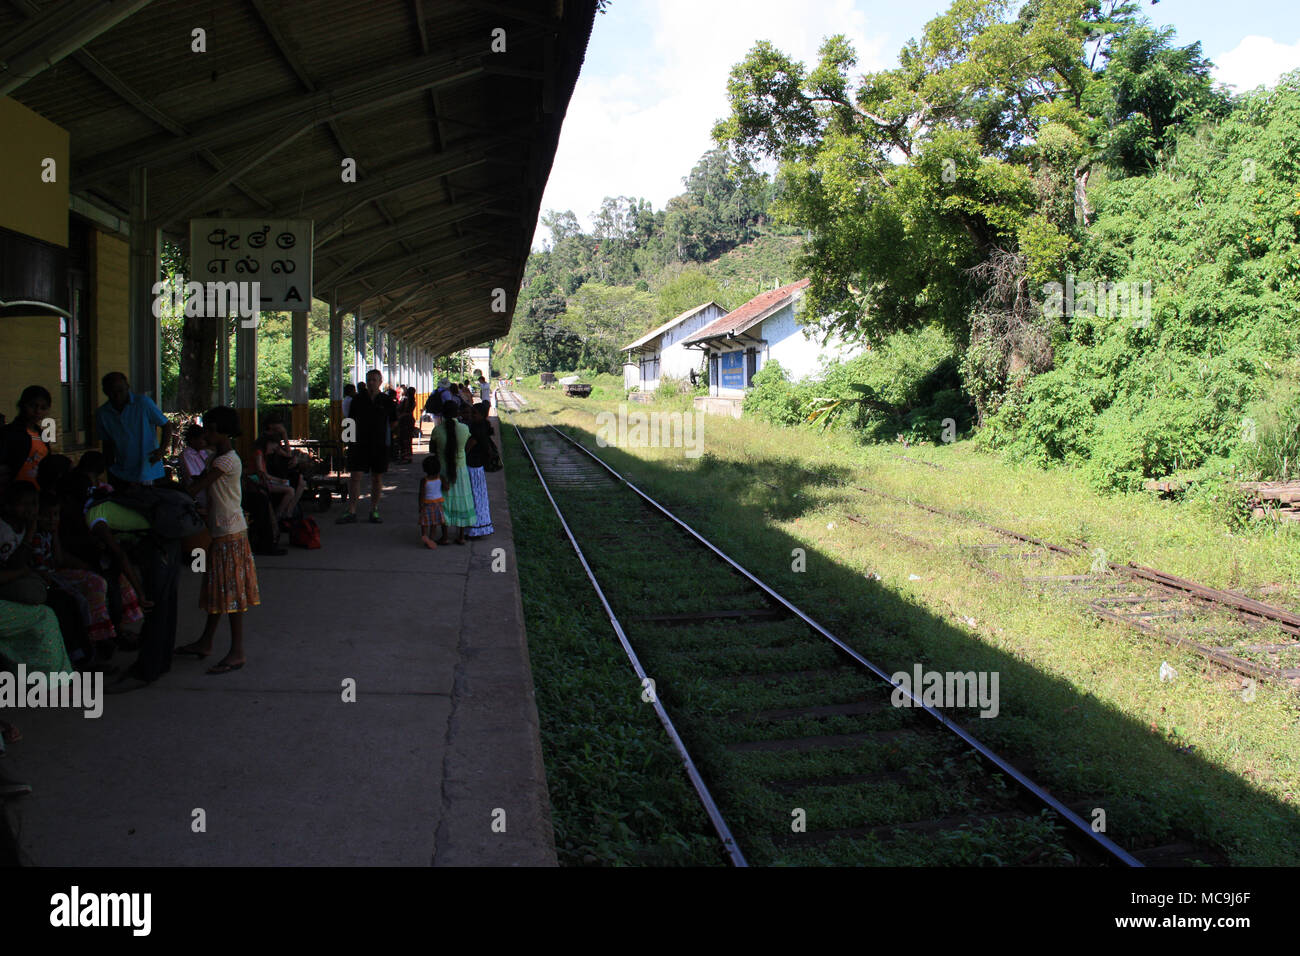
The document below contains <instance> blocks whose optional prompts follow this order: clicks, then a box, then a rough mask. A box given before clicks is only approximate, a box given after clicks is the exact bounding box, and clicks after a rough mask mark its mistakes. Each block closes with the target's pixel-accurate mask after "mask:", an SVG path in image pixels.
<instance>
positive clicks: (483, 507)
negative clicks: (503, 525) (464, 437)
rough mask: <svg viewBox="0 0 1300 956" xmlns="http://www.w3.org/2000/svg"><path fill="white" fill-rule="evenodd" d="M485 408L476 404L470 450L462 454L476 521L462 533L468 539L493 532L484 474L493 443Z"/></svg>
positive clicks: (483, 536) (471, 418)
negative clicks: (472, 493) (472, 495)
mask: <svg viewBox="0 0 1300 956" xmlns="http://www.w3.org/2000/svg"><path fill="white" fill-rule="evenodd" d="M487 409H488V407H487V406H486V405H484V404H483V403H482V402H479V403H478V404H476V405H475V406H474V408H473V410H472V411H471V413H470V418H469V423H468V424H469V447H468V448H467V449H466V451H465V466H466V468H467V469H468V470H469V486H470V489H471V490H472V491H473V492H474V514H475V516H476V517H477V518H478V520H477V521H476V522H475V523H474V525H473V527H471V528H469V529H468V530H467V531H466V532H465V534H466V535H467V536H468V537H471V538H486V537H487V536H488V535H490V534H491V533H492V531H493V528H492V512H491V510H490V509H489V507H488V487H487V471H486V470H485V469H486V467H487V463H488V449H489V448H490V447H491V443H492V423H491V422H489V421H488V415H487Z"/></svg>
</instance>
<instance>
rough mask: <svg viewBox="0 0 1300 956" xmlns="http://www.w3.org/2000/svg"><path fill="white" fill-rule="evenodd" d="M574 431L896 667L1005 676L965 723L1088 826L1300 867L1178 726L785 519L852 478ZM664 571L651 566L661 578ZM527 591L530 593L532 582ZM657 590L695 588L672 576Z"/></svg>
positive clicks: (1284, 827)
mask: <svg viewBox="0 0 1300 956" xmlns="http://www.w3.org/2000/svg"><path fill="white" fill-rule="evenodd" d="M564 410H567V409H561V410H555V411H553V412H549V413H548V414H547V416H546V417H547V418H553V417H555V416H556V415H558V414H560V412H561V411H564ZM519 425H520V427H521V428H523V429H524V433H525V437H530V435H531V433H532V432H533V431H534V430H537V429H540V428H541V427H542V423H541V422H539V421H538V419H537V418H535V417H534V418H532V420H531V422H530V421H528V418H527V417H521V418H520V419H519ZM507 427H508V426H507ZM565 431H566V433H568V434H570V435H572V437H574V438H575V439H577V440H579V441H582V442H583V443H584V444H585V445H587V447H589V448H591V449H592V450H593V451H595V452H596V453H597V454H599V455H600V456H601V457H602V458H603V459H604V460H605V461H607V462H608V463H609V464H610V465H611V466H612V467H613V468H615V469H617V470H618V471H620V472H621V473H623V474H624V476H625V477H627V478H629V479H631V480H632V481H634V482H635V483H636V484H637V485H638V486H639V487H640V488H642V489H643V490H644V491H645V492H646V493H647V494H650V495H651V496H653V497H655V498H656V499H658V500H659V501H660V502H661V503H662V504H664V505H665V506H666V507H668V508H669V509H670V510H672V511H674V512H675V513H676V514H677V515H678V516H679V517H681V518H682V519H683V520H685V521H687V522H688V523H689V524H691V525H692V526H693V527H695V529H696V530H697V531H699V532H700V533H701V534H703V535H704V536H705V537H707V538H709V539H710V540H711V541H713V542H714V543H715V544H716V545H718V546H719V547H721V548H722V549H723V550H724V551H726V552H728V553H729V554H730V555H731V556H732V557H733V558H734V559H735V560H737V561H738V562H740V563H741V564H742V565H744V566H745V567H747V568H748V569H749V570H750V571H751V572H753V573H754V574H756V575H757V576H759V577H760V578H761V579H763V580H764V581H766V582H767V583H768V584H769V586H771V587H773V588H775V589H776V590H777V591H778V592H780V593H781V594H783V595H784V596H785V597H786V598H787V599H789V600H791V601H792V602H794V603H795V604H797V605H798V606H799V607H801V608H802V609H804V611H805V612H806V613H808V614H809V615H810V616H811V617H813V618H814V619H815V620H817V621H818V622H819V623H821V624H822V625H823V626H824V627H826V628H827V629H828V630H830V631H831V632H832V633H835V634H836V635H837V636H838V637H840V638H841V639H842V640H845V641H846V642H847V643H849V644H850V645H852V646H853V647H855V648H856V649H857V650H859V651H860V652H861V653H863V654H864V655H865V656H867V657H868V658H870V659H872V660H873V661H874V662H875V663H876V664H877V665H878V666H880V667H882V668H883V669H884V670H886V671H887V672H891V673H892V672H895V671H899V670H903V671H908V672H910V671H911V670H912V667H913V665H914V664H920V665H921V666H922V668H923V669H925V670H937V671H976V672H980V671H987V672H997V673H998V674H999V676H1000V697H1001V701H1000V704H1001V706H1000V711H999V713H998V715H997V716H996V717H992V718H987V719H981V718H979V717H977V716H976V715H975V711H973V710H969V711H964V712H951V713H953V716H954V717H955V718H956V719H957V720H959V721H960V722H962V723H963V724H964V725H965V726H966V727H967V729H968V730H970V731H971V732H972V733H973V734H974V735H975V736H976V737H977V738H979V739H980V740H982V741H983V742H984V743H985V744H987V745H989V746H991V747H993V748H994V749H995V750H997V751H998V752H1000V753H1001V754H1002V756H1004V757H1006V758H1008V759H1010V760H1012V761H1013V762H1014V763H1015V764H1016V765H1017V766H1018V767H1020V768H1021V769H1022V770H1024V771H1025V772H1027V773H1028V774H1029V775H1030V776H1031V777H1032V778H1033V779H1035V780H1036V781H1037V782H1038V783H1039V784H1040V785H1042V786H1045V787H1046V788H1048V789H1049V790H1051V791H1052V792H1053V793H1054V794H1055V795H1056V796H1057V797H1058V798H1059V799H1061V800H1062V801H1063V802H1065V803H1067V804H1077V805H1078V806H1077V807H1076V812H1080V814H1081V815H1082V816H1084V818H1085V819H1089V818H1090V815H1091V811H1090V810H1088V809H1082V808H1083V807H1089V808H1099V809H1102V810H1104V811H1105V814H1106V823H1107V825H1106V832H1107V833H1108V835H1110V836H1111V837H1112V838H1113V839H1115V840H1116V842H1118V843H1120V844H1121V845H1123V846H1125V847H1126V848H1128V849H1130V850H1140V849H1142V848H1145V847H1149V846H1155V845H1161V844H1165V843H1170V842H1174V841H1176V840H1180V839H1192V840H1194V841H1195V842H1197V843H1198V844H1200V845H1202V846H1205V845H1210V846H1213V847H1216V848H1218V849H1220V850H1222V851H1223V852H1224V854H1225V855H1226V856H1227V857H1228V858H1229V859H1230V860H1231V861H1232V862H1234V863H1243V864H1264V865H1294V864H1295V863H1297V862H1300V812H1297V809H1296V808H1295V807H1292V806H1288V805H1287V804H1286V803H1284V802H1282V801H1280V800H1278V799H1276V798H1274V797H1273V796H1271V795H1269V794H1266V793H1263V792H1261V791H1259V790H1257V789H1255V788H1254V787H1252V786H1251V785H1250V784H1248V783H1247V782H1245V781H1243V780H1241V779H1240V778H1239V777H1238V776H1236V775H1235V774H1233V773H1232V772H1230V771H1228V770H1225V769H1224V768H1222V767H1219V766H1217V765H1215V764H1214V763H1212V762H1210V761H1209V760H1206V759H1204V758H1202V757H1200V756H1198V755H1197V754H1196V753H1195V752H1194V751H1193V752H1188V751H1187V748H1186V742H1185V741H1183V740H1180V739H1178V736H1177V732H1176V731H1174V732H1173V733H1172V734H1171V735H1170V736H1165V735H1164V734H1162V733H1159V732H1156V731H1154V730H1153V728H1152V727H1149V726H1147V725H1145V724H1144V723H1142V722H1140V721H1137V720H1134V719H1133V718H1132V717H1130V716H1128V715H1126V714H1124V713H1122V712H1121V711H1119V710H1118V709H1116V708H1114V707H1113V706H1110V705H1108V704H1105V703H1103V702H1102V701H1100V700H1099V699H1097V698H1096V697H1093V696H1091V695H1089V694H1087V693H1083V692H1081V691H1080V690H1079V689H1077V688H1076V687H1074V686H1073V685H1072V684H1071V683H1069V682H1068V681H1067V680H1065V679H1063V678H1061V677H1059V676H1056V675H1052V674H1049V673H1045V672H1043V671H1041V670H1039V669H1038V668H1036V667H1035V666H1033V665H1032V664H1031V663H1028V662H1026V661H1024V660H1021V659H1018V658H1017V657H1015V656H1013V655H1012V654H1010V653H1008V652H1006V651H1004V650H1000V649H998V648H995V647H991V646H989V645H987V644H985V643H983V642H981V641H979V640H978V639H976V638H974V637H973V636H971V635H970V634H968V633H966V632H965V631H963V630H961V629H959V628H957V627H954V626H953V625H952V624H951V623H950V622H949V621H947V620H945V619H944V618H942V617H939V616H937V615H936V614H935V613H933V612H932V611H931V610H930V609H928V608H926V607H923V606H921V605H918V604H917V603H915V602H913V601H911V600H909V599H908V598H907V597H905V596H904V595H901V594H899V593H897V592H896V591H894V590H893V589H892V588H891V587H889V586H887V585H884V584H881V583H878V582H876V581H872V580H868V579H864V577H863V574H862V573H861V571H859V570H857V569H855V568H853V567H850V566H848V565H847V564H844V563H843V562H842V559H840V558H838V557H837V556H834V555H831V554H828V553H825V552H823V551H820V550H818V549H817V548H815V547H811V546H810V545H809V543H808V542H806V541H802V540H800V539H798V538H796V537H793V536H791V535H790V534H788V533H787V532H786V531H785V530H784V529H782V528H779V527H777V526H775V525H774V524H773V521H774V520H788V519H790V518H792V517H795V516H798V515H801V514H803V513H804V511H805V510H807V504H806V503H805V502H804V501H803V500H802V499H801V498H799V497H798V495H799V489H801V488H807V487H809V486H816V485H822V486H835V485H841V484H845V483H847V480H848V478H849V477H850V476H849V473H848V471H847V470H846V469H843V468H840V467H836V466H814V467H812V468H810V469H802V468H799V467H798V466H796V465H794V464H792V463H790V462H788V461H780V460H775V459H770V458H755V459H747V460H746V461H745V462H744V463H743V464H741V463H732V462H727V461H723V460H720V459H716V458H714V459H712V460H710V456H707V455H706V456H705V457H704V458H701V459H699V460H698V461H697V462H696V463H694V465H690V464H687V465H683V463H682V462H681V461H668V462H664V461H647V460H644V459H641V458H638V457H636V456H634V455H632V454H629V453H628V452H626V451H623V450H620V449H618V448H614V447H606V448H597V447H596V445H595V440H594V432H593V431H591V430H588V429H584V428H582V427H578V426H574V425H572V424H569V423H566V427H565ZM529 477H530V478H531V477H532V476H531V475H530V476H529ZM756 481H758V482H762V483H763V484H765V485H768V486H770V487H769V489H768V490H769V492H770V494H769V495H767V496H766V500H765V501H764V500H761V499H763V498H764V496H761V495H755V494H753V493H752V491H753V485H754V482H756ZM990 491H991V492H993V491H994V490H993V489H990ZM822 504H823V505H824V502H823V503H822ZM578 534H579V541H580V542H581V540H582V533H581V530H579V531H578ZM795 548H801V549H803V550H804V552H805V553H806V556H807V567H806V571H805V572H803V573H795V572H793V571H792V569H791V561H790V555H791V552H792V550H793V549H795ZM628 553H629V554H630V553H631V552H628ZM655 573H656V571H655V569H654V568H653V567H649V568H647V569H646V571H645V574H646V575H647V577H649V578H653V576H654V575H655ZM651 583H652V584H653V583H655V582H651ZM522 584H523V587H524V588H525V591H526V590H527V587H528V584H527V582H522ZM657 586H659V587H661V588H680V587H682V584H681V583H680V582H678V581H674V580H665V581H659V582H657ZM588 593H589V592H588ZM1026 600H1034V599H1033V598H1032V597H1030V596H1028V595H1026ZM610 639H611V640H613V638H612V636H611V638H610ZM1153 680H1154V678H1153Z"/></svg>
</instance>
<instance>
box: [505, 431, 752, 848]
mask: <svg viewBox="0 0 1300 956" xmlns="http://www.w3.org/2000/svg"><path fill="white" fill-rule="evenodd" d="M514 429H515V435H516V436H517V437H518V438H519V444H520V445H522V446H523V449H524V451H525V452H526V453H527V454H528V460H529V461H530V462H532V464H533V471H535V472H536V473H537V480H538V481H539V482H541V485H542V491H544V492H545V493H546V498H547V500H548V501H550V503H551V507H552V508H554V509H555V516H556V517H557V518H559V519H560V525H561V526H562V527H563V528H564V533H565V535H566V536H567V537H568V539H569V544H571V545H573V551H574V553H575V554H577V556H578V560H579V561H580V562H581V563H582V569H583V570H584V571H586V572H587V580H588V581H590V582H591V586H592V588H593V589H594V590H595V591H596V596H597V597H598V598H600V603H601V606H602V607H603V608H604V609H605V615H606V616H607V617H608V618H609V623H610V624H611V625H612V626H613V628H614V633H615V634H617V635H618V640H619V643H620V644H622V645H623V651H624V653H626V654H627V658H628V660H629V661H631V662H632V668H633V670H635V671H636V674H637V677H639V678H640V679H641V685H640V686H641V687H642V688H646V686H647V685H646V681H648V680H650V677H649V675H647V674H646V672H645V668H644V667H642V666H641V660H640V658H638V657H637V656H636V651H635V650H633V649H632V644H631V642H630V641H628V639H627V634H626V633H625V632H624V631H623V625H622V624H621V623H619V620H618V616H617V615H616V614H615V613H614V609H613V608H612V607H610V605H609V601H608V600H606V598H605V592H604V590H603V589H602V588H601V586H600V582H599V581H597V580H596V575H595V574H594V573H593V572H592V570H591V565H589V564H588V563H587V556H586V555H585V554H583V553H582V548H581V546H580V545H579V544H578V540H577V538H575V537H574V536H573V531H572V530H570V528H569V523H568V521H566V520H565V518H564V512H562V511H561V510H560V506H559V504H557V503H556V501H555V498H554V496H552V495H551V489H550V488H549V487H548V486H547V484H546V478H545V477H544V476H543V475H542V469H541V466H539V465H538V464H537V459H536V458H534V457H533V452H532V449H531V448H529V447H528V441H527V439H525V438H524V434H523V432H522V431H521V430H520V428H519V426H518V425H515V426H514ZM649 686H650V687H651V688H652V689H651V693H650V703H651V704H652V705H653V706H654V709H655V714H656V715H657V716H658V717H659V722H660V723H661V724H663V727H664V730H665V731H666V732H667V734H668V737H669V739H671V740H672V742H673V746H674V747H675V748H676V749H677V755H678V756H679V757H681V759H682V764H683V765H684V766H685V768H686V775H687V776H688V777H690V780H691V786H693V787H694V788H695V792H696V794H697V795H698V796H699V798H700V803H702V804H703V805H704V811H705V813H707V814H708V815H709V821H710V822H711V823H712V824H713V829H714V830H715V831H716V832H717V834H718V838H719V839H720V840H721V841H722V846H723V848H724V849H725V850H726V851H727V856H728V857H729V858H730V859H731V863H732V865H733V866H737V867H746V866H748V865H749V864H748V863H747V862H746V861H745V855H744V854H743V853H742V852H741V850H740V847H739V846H738V845H737V844H736V840H735V837H733V836H732V835H731V829H730V828H729V827H728V826H727V821H726V820H724V819H723V817H722V811H721V810H719V809H718V804H717V802H716V801H714V799H713V794H711V793H710V792H709V788H708V786H707V785H706V784H705V783H704V778H703V777H702V776H701V775H700V772H699V770H698V769H697V768H696V766H695V761H694V760H693V759H691V754H690V751H688V750H687V749H686V744H685V742H684V741H683V740H682V738H681V735H680V734H678V733H677V728H676V727H675V726H673V721H672V718H671V717H669V716H668V711H667V710H665V709H664V706H663V704H662V703H661V702H660V701H659V695H658V694H657V693H655V692H654V691H653V682H651V684H650V685H649Z"/></svg>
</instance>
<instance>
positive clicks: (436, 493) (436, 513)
mask: <svg viewBox="0 0 1300 956" xmlns="http://www.w3.org/2000/svg"><path fill="white" fill-rule="evenodd" d="M421 467H423V468H424V475H423V476H422V477H421V478H420V496H419V509H420V540H421V541H423V542H424V544H425V547H428V548H436V547H438V545H436V544H435V543H434V541H433V537H434V535H433V531H434V529H435V528H436V527H438V526H439V525H440V524H443V517H442V475H441V473H440V472H439V471H438V456H437V455H429V456H427V457H426V458H425V459H424V462H423V464H422V466H421Z"/></svg>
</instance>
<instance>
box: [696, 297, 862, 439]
mask: <svg viewBox="0 0 1300 956" xmlns="http://www.w3.org/2000/svg"><path fill="white" fill-rule="evenodd" d="M807 288H808V280H807V279H800V280H799V281H798V282H792V283H790V284H789V285H783V286H781V287H780V288H777V289H772V290H770V291H768V292H763V293H760V294H759V295H756V296H754V298H752V299H750V300H749V301H748V302H746V303H745V304H744V305H742V306H741V307H740V308H738V309H736V310H735V311H734V312H729V313H727V314H726V315H723V316H720V317H719V318H717V319H715V320H714V321H713V322H710V323H709V324H708V325H706V326H704V327H703V328H702V329H700V330H699V331H698V332H696V333H695V334H694V335H692V336H690V337H689V338H687V339H686V340H685V341H684V342H682V345H683V346H685V347H686V348H689V349H699V350H702V351H703V352H704V353H705V354H706V356H707V361H708V368H709V394H708V396H707V397H700V398H697V399H696V400H695V404H696V407H698V408H701V409H703V410H704V411H708V412H715V413H719V414H729V415H734V416H735V417H737V418H739V417H740V408H741V405H742V403H743V402H744V400H745V392H746V391H747V390H748V389H749V387H750V386H751V385H752V384H753V381H754V376H755V375H756V374H757V373H758V370H759V369H761V368H762V367H763V366H764V365H765V364H767V363H768V362H772V361H775V362H779V363H781V367H782V368H783V369H785V371H786V372H787V373H788V374H789V376H790V378H791V379H792V380H797V379H800V378H804V377H805V376H808V375H813V374H816V373H817V372H819V371H820V370H821V363H822V360H823V359H826V358H835V359H843V358H849V357H850V356H851V355H853V354H856V352H857V351H858V350H857V349H849V348H846V347H845V346H844V345H843V344H841V343H840V342H839V341H838V340H832V341H831V342H828V343H827V344H826V345H825V346H823V345H822V344H821V343H820V342H818V341H817V340H816V339H815V338H813V337H812V336H811V335H809V334H808V333H807V332H806V331H805V327H804V323H803V319H802V316H801V312H802V305H801V301H802V299H803V296H804V290H806V289H807Z"/></svg>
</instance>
